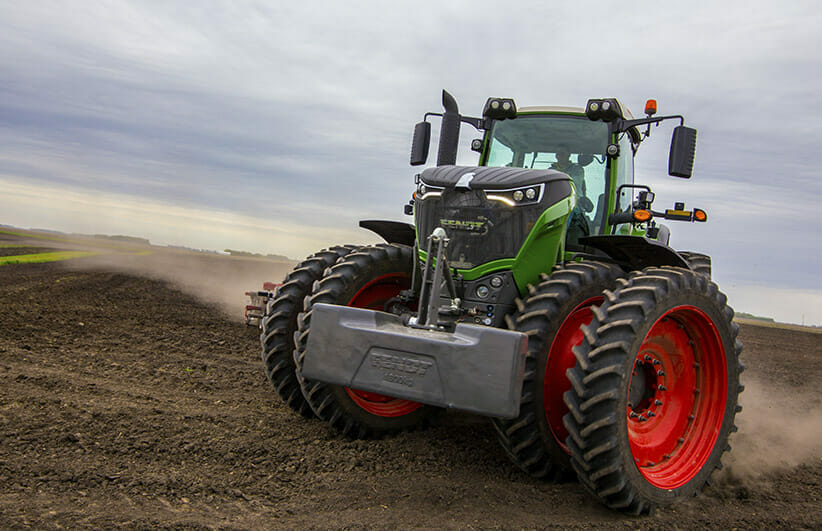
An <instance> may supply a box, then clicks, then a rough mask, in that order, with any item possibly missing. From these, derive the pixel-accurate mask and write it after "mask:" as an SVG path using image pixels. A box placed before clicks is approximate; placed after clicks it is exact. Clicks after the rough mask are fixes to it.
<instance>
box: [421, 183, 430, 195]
mask: <svg viewBox="0 0 822 531" xmlns="http://www.w3.org/2000/svg"><path fill="white" fill-rule="evenodd" d="M427 191H428V190H426V188H425V185H424V184H421V185H420V195H425V192H427Z"/></svg>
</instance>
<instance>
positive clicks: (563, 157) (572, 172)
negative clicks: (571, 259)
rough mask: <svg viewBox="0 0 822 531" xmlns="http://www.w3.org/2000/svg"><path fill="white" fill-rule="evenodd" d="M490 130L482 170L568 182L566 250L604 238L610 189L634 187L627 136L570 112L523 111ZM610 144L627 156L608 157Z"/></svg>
mask: <svg viewBox="0 0 822 531" xmlns="http://www.w3.org/2000/svg"><path fill="white" fill-rule="evenodd" d="M490 125H491V127H490V129H489V130H488V131H487V132H486V135H485V137H484V139H483V141H482V151H481V153H480V165H484V166H500V167H508V168H531V169H552V170H556V171H560V172H563V173H565V174H567V175H568V176H569V177H571V182H572V183H573V186H574V191H575V194H576V207H575V209H574V211H573V214H572V216H571V219H570V221H569V227H568V236H567V240H566V249H567V250H569V251H572V250H574V249H575V248H577V247H579V244H578V240H579V238H580V237H583V236H590V235H596V234H607V233H608V231H609V229H610V227H609V226H608V223H607V221H608V219H607V216H606V215H605V213H606V212H608V211H609V210H612V209H613V208H614V206H615V205H611V204H609V198H610V197H611V196H612V195H613V191H614V183H616V185H617V186H619V185H622V184H630V183H633V181H634V174H633V158H632V156H631V155H632V148H633V145H632V143H631V140H630V138H629V137H628V135H621V136H620V137H617V138H612V135H611V133H610V131H609V128H608V125H607V124H606V123H605V122H602V121H592V120H589V119H588V117H587V116H586V115H585V109H582V108H572V107H526V108H521V109H519V110H518V112H517V116H516V117H514V118H510V119H505V120H495V121H492V122H491V124H490ZM612 143H616V144H617V145H618V146H620V148H621V149H620V152H623V153H626V154H628V156H625V157H622V158H621V159H617V158H616V157H609V156H608V152H607V151H608V146H609V145H611V144H612ZM626 203H627V202H626ZM621 206H622V208H623V209H624V208H625V207H626V206H627V204H626V205H621Z"/></svg>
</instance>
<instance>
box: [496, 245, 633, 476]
mask: <svg viewBox="0 0 822 531" xmlns="http://www.w3.org/2000/svg"><path fill="white" fill-rule="evenodd" d="M623 275H624V273H623V272H622V270H621V269H620V268H618V267H617V266H614V265H611V264H605V263H601V262H594V261H583V262H572V263H569V264H567V265H565V266H564V267H561V268H559V269H556V270H555V271H554V272H553V273H551V275H550V276H548V275H542V277H541V280H542V282H540V283H539V284H538V285H537V286H529V288H528V291H529V295H528V296H527V297H526V298H525V300H524V301H519V300H518V301H517V307H518V309H517V312H516V313H515V314H514V315H513V317H512V319H511V320H510V321H509V323H508V326H509V328H512V329H514V330H517V331H518V332H523V333H524V334H526V335H527V336H528V352H527V354H526V358H525V374H524V379H523V384H522V397H521V402H520V413H519V416H518V417H516V418H514V419H493V423H494V427H495V428H496V431H497V437H498V439H499V441H500V443H501V444H502V447H503V449H505V452H506V453H507V454H508V456H509V457H510V458H511V460H512V461H514V463H516V465H517V466H518V467H520V468H521V469H522V470H523V471H525V472H527V473H528V474H530V475H531V476H533V477H536V478H543V479H560V477H559V476H562V475H564V472H567V471H569V469H570V464H569V460H568V450H567V448H566V447H565V438H566V437H567V435H568V432H567V430H566V429H565V426H564V425H563V423H562V418H563V416H564V415H565V413H567V411H568V408H567V406H566V405H565V403H564V402H563V398H562V395H563V393H564V392H565V391H567V390H568V389H570V388H571V384H570V382H569V381H568V378H567V376H566V371H567V369H569V368H570V367H573V365H574V363H575V361H576V360H575V358H574V355H573V353H572V352H571V347H572V346H574V345H577V344H579V343H580V342H582V340H583V337H582V331H581V330H580V325H582V324H588V323H590V322H591V319H592V317H593V314H592V313H591V308H592V306H593V305H596V304H600V303H601V302H602V300H603V296H602V292H603V291H604V290H606V289H613V288H614V287H615V286H616V279H617V278H619V277H620V276H623Z"/></svg>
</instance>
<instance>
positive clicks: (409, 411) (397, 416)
mask: <svg viewBox="0 0 822 531" xmlns="http://www.w3.org/2000/svg"><path fill="white" fill-rule="evenodd" d="M412 252H413V251H412V249H411V248H410V247H407V246H405V245H396V244H380V245H376V246H373V247H365V248H362V249H359V250H358V251H357V252H354V253H351V254H349V255H348V256H346V257H345V258H344V259H342V260H340V261H339V262H337V264H336V265H334V266H333V267H331V268H330V269H329V270H328V271H327V272H326V274H325V276H324V277H323V279H322V280H321V281H319V282H318V283H317V284H316V285H315V288H314V293H313V295H312V296H311V297H310V299H309V300H308V302H307V303H306V310H305V313H303V314H301V316H300V319H299V330H298V331H297V333H296V335H295V343H296V345H297V350H295V352H294V356H295V364H296V366H297V378H298V379H299V381H300V385H301V387H302V391H303V395H304V396H305V399H306V401H307V402H308V403H309V405H310V406H311V409H312V410H313V411H314V413H315V414H316V415H317V417H319V418H320V419H322V420H324V421H326V422H328V423H329V424H330V425H331V426H332V427H334V428H335V429H336V430H338V431H339V432H340V433H342V434H343V435H346V436H348V437H351V438H354V439H362V438H369V437H377V436H381V435H385V434H388V433H393V432H397V431H401V430H409V429H414V428H417V427H419V426H422V425H424V424H425V423H426V421H427V420H428V419H429V418H430V417H431V415H432V414H434V413H436V412H437V411H439V408H435V407H432V406H427V405H423V404H421V403H419V402H412V401H410V400H402V399H397V398H393V397H389V396H384V395H381V394H378V393H368V392H364V391H359V390H356V389H349V388H347V387H343V386H340V385H332V384H325V383H322V382H316V381H312V380H306V379H305V378H303V377H302V376H301V374H300V370H301V367H302V365H303V358H304V356H305V348H306V345H307V343H308V334H309V333H310V331H311V306H312V305H314V304H317V303H321V302H322V303H326V304H340V305H344V306H354V307H357V308H368V309H371V310H379V311H385V309H386V304H387V303H389V301H391V300H392V299H393V298H394V297H396V296H397V295H399V293H400V292H401V291H403V290H405V289H408V288H410V287H411V271H412V268H413V267H414V263H413V255H412Z"/></svg>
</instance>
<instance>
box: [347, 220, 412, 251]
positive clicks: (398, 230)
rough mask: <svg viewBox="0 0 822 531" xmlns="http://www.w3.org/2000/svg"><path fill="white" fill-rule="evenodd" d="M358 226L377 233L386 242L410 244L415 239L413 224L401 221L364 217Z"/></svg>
mask: <svg viewBox="0 0 822 531" xmlns="http://www.w3.org/2000/svg"><path fill="white" fill-rule="evenodd" d="M360 227H362V228H364V229H368V230H370V231H371V232H375V233H377V235H379V236H380V237H381V238H382V239H383V240H385V241H386V242H387V243H399V244H402V245H408V246H412V245H414V242H415V241H416V239H417V231H416V229H415V228H414V225H411V224H410V223H404V222H402V221H388V220H381V219H364V220H361V221H360Z"/></svg>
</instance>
